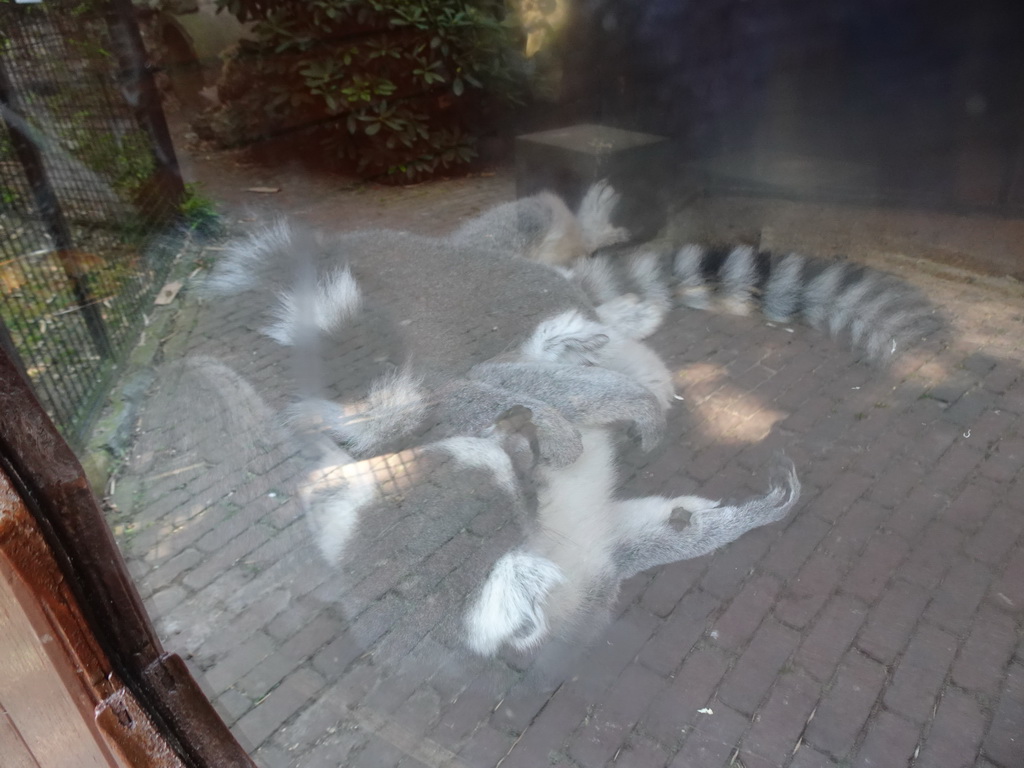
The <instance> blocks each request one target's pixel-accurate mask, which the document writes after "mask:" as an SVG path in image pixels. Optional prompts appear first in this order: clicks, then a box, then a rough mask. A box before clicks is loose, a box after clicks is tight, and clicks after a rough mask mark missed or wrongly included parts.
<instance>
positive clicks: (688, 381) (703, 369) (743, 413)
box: [674, 363, 789, 444]
mask: <svg viewBox="0 0 1024 768" xmlns="http://www.w3.org/2000/svg"><path fill="white" fill-rule="evenodd" d="M674 379H675V382H676V389H677V391H678V392H679V393H680V395H681V396H682V398H683V400H684V402H685V403H686V407H687V408H688V409H689V410H690V411H691V413H692V414H693V418H694V421H695V422H696V424H697V428H698V429H699V430H701V432H702V433H703V434H704V436H705V437H708V438H712V439H714V440H717V441H719V442H722V443H732V444H736V443H747V444H749V443H757V442H760V441H761V440H764V439H765V438H766V437H767V436H768V434H769V433H770V432H771V430H772V427H773V426H774V425H775V424H776V423H778V422H780V421H782V420H783V419H785V418H786V417H787V416H789V413H787V412H786V411H780V410H776V409H773V408H769V407H767V405H766V403H765V402H764V400H763V399H762V398H760V397H758V396H757V395H756V394H754V393H752V392H748V391H746V390H742V389H739V388H738V387H735V386H733V385H732V384H730V383H729V372H728V370H727V369H726V368H725V366H721V365H715V364H713V363H698V364H696V365H691V366H688V367H687V368H685V369H680V370H678V371H676V372H675V376H674Z"/></svg>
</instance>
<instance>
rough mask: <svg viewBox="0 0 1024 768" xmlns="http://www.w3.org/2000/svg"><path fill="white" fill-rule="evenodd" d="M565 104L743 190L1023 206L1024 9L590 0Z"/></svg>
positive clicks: (575, 32) (995, 2)
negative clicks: (662, 144) (667, 140)
mask: <svg viewBox="0 0 1024 768" xmlns="http://www.w3.org/2000/svg"><path fill="white" fill-rule="evenodd" d="M578 16H579V22H578V23H577V24H576V25H575V26H573V27H572V28H571V31H570V32H569V33H567V35H566V38H565V39H564V40H563V41H562V49H563V50H564V51H565V52H566V54H565V55H566V70H567V71H566V78H565V89H566V92H565V94H564V96H565V105H566V108H567V110H569V111H570V112H574V113H579V114H586V115H589V116H590V119H594V118H596V119H599V120H600V121H602V122H606V123H609V124H612V125H620V126H622V127H627V128H634V129H638V130H644V131H649V132H652V133H660V134H664V135H668V136H671V137H673V138H675V139H677V140H678V141H679V143H680V147H681V150H682V157H683V158H684V159H685V160H686V161H688V162H689V163H693V164H696V166H697V167H698V168H699V169H700V170H701V171H704V172H706V173H708V175H709V176H710V178H711V181H712V186H713V187H719V188H726V189H729V190H747V191H750V190H753V191H767V192H786V193H789V194H798V195H808V194H814V195H817V196H818V197H821V196H832V197H839V198H842V199H853V200H858V201H887V202H910V203H924V204H936V205H942V206H955V207H965V208H989V209H1016V210H1019V209H1020V208H1021V206H1024V164H1022V162H1024V161H1022V135H1024V134H1022V127H1024V112H1022V105H1021V102H1020V99H1019V98H1018V94H1019V91H1020V85H1021V83H1022V82H1024V45H1022V30H1024V6H1022V5H1021V4H1019V3H1013V2H1003V1H1002V0H983V2H979V3H956V2H951V1H949V0H940V2H925V1H924V0H892V1H890V2H882V0H865V2H848V1H844V0H826V1H825V2H808V1H806V0H795V1H791V2H780V1H779V0H769V1H768V2H738V1H737V0H701V1H700V2H694V1H692V0H691V1H685V0H684V1H683V2H677V0H654V1H653V2H646V3H633V2H629V1H628V0H604V1H602V0H587V1H585V2H581V3H580V5H579V7H578Z"/></svg>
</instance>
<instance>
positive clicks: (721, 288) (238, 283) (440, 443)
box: [208, 185, 920, 655]
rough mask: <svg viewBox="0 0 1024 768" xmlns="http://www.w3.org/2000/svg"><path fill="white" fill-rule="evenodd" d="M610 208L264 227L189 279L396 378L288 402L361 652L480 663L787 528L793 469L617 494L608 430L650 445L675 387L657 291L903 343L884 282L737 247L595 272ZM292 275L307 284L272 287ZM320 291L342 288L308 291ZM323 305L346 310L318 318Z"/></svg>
mask: <svg viewBox="0 0 1024 768" xmlns="http://www.w3.org/2000/svg"><path fill="white" fill-rule="evenodd" d="M616 199H617V198H616V196H615V193H614V190H612V189H611V188H610V187H608V186H607V185H600V186H599V187H597V188H595V189H594V190H591V192H590V193H589V194H588V196H586V197H585V198H584V203H583V204H582V205H581V210H580V215H579V216H578V217H577V216H573V214H572V213H571V212H570V211H569V210H568V208H567V207H566V206H565V205H564V203H562V202H561V201H560V200H558V199H557V198H555V197H554V196H552V195H550V194H546V193H545V194H541V195H537V196H534V197H531V198H526V199H524V200H520V201H516V202H514V203H509V204H506V205H502V206H498V207H496V208H494V209H492V210H490V211H488V212H486V213H484V214H483V215H481V216H480V217H477V218H476V219H474V220H472V221H470V222H467V223H466V224H464V225H463V226H462V227H460V228H459V229H458V230H456V231H455V232H454V233H452V234H451V235H450V236H448V237H443V238H427V237H421V236H416V235H411V234H408V233H403V232H392V231H366V232H355V233H349V234H341V235H318V234H316V233H311V232H308V231H305V230H304V229H303V228H300V227H297V226H289V225H284V224H278V225H274V226H272V227H270V228H268V229H266V230H264V231H263V232H262V233H258V234H257V235H255V236H253V237H251V238H249V239H248V240H245V241H243V242H241V243H239V244H238V245H236V246H235V247H234V248H233V249H232V250H231V251H229V255H228V257H227V259H226V260H225V261H224V262H222V263H221V264H219V265H218V267H217V269H216V270H215V272H214V274H213V275H212V276H211V278H210V280H209V281H208V287H209V288H211V289H212V290H213V291H219V292H220V293H222V294H235V293H239V292H246V291H248V292H252V293H255V294H257V295H258V296H261V297H262V303H263V305H264V306H266V307H267V309H268V312H269V313H270V314H271V316H273V311H274V310H273V307H274V305H275V301H277V298H276V297H277V296H279V295H281V294H284V295H286V296H289V297H291V298H290V299H289V300H290V302H291V304H290V306H291V307H292V309H293V310H295V311H292V310H289V311H288V312H286V313H283V314H284V317H282V316H281V315H282V312H281V311H280V310H279V311H278V317H277V320H278V322H282V323H285V325H290V326H295V327H301V328H306V329H312V331H313V332H315V333H314V334H313V335H315V336H316V338H315V339H309V341H310V346H309V349H308V350H306V352H305V354H307V355H312V356H313V357H315V358H316V359H317V360H318V361H319V363H318V365H320V366H322V368H323V369H325V370H326V369H328V368H329V367H330V364H331V362H332V360H333V358H334V352H333V350H334V349H335V348H336V347H337V348H342V349H344V348H345V347H344V345H345V344H346V343H347V342H346V338H347V337H348V335H349V334H350V333H357V332H359V333H363V334H364V336H365V338H363V337H361V338H360V346H359V352H360V354H363V355H364V356H365V357H366V358H368V359H374V360H377V359H380V360H387V361H389V362H390V363H391V364H393V365H395V366H398V367H399V369H400V370H401V371H402V373H401V374H389V375H388V376H386V377H385V378H384V379H379V378H378V379H377V382H376V383H375V384H370V385H368V386H366V385H364V386H362V387H359V386H345V381H346V380H345V379H343V378H342V379H338V380H337V381H335V380H332V379H331V378H330V377H328V379H327V380H325V381H323V382H315V383H314V385H315V386H314V387H313V388H311V390H310V391H307V392H305V393H304V394H303V399H302V400H301V401H300V403H299V404H298V405H296V406H295V407H294V409H293V417H294V418H293V422H292V423H293V426H294V427H295V429H296V431H297V432H298V433H300V434H301V435H302V436H304V439H305V440H306V441H307V442H308V444H309V445H311V446H312V447H313V453H314V454H316V455H317V456H318V459H317V460H316V461H315V462H314V464H313V466H312V469H311V471H310V474H309V477H308V478H307V480H306V482H305V483H304V484H303V488H302V494H301V495H302V497H303V499H304V502H305V505H306V508H307V513H308V519H309V522H310V525H311V527H312V530H313V534H314V537H316V538H317V539H318V541H320V543H321V546H322V549H323V550H324V554H325V556H326V557H327V558H328V559H329V560H332V561H334V562H337V567H339V568H341V569H343V571H344V573H345V574H346V578H347V579H351V580H352V583H353V584H354V585H355V584H358V585H362V584H374V585H378V587H379V590H378V591H377V592H375V593H374V594H365V593H360V590H359V589H353V590H352V591H349V592H346V593H345V595H344V596H342V598H341V599H342V601H343V603H344V605H345V608H346V611H348V612H349V613H350V614H351V615H353V616H358V615H360V614H361V612H363V611H366V610H371V609H379V610H381V611H382V612H383V613H384V614H387V615H392V618H393V624H392V626H393V629H390V630H389V629H386V628H384V629H379V631H378V632H377V634H376V635H373V636H371V637H367V638H365V639H366V640H367V641H368V642H376V641H378V640H381V639H382V638H381V634H380V633H381V632H384V633H386V637H387V638H391V640H388V641H387V642H392V643H393V644H394V647H396V648H397V647H399V646H401V645H402V643H403V642H405V641H402V640H401V638H402V637H406V638H409V637H413V638H420V637H422V636H423V634H424V633H427V632H429V633H431V635H436V637H437V638H438V640H439V642H443V643H445V644H450V643H452V642H455V643H458V644H461V645H462V646H463V647H465V648H467V649H469V650H471V651H473V652H475V653H478V654H482V655H490V654H493V653H497V652H499V651H500V650H501V649H502V648H507V647H511V648H515V649H519V650H525V649H528V648H531V647H533V646H535V645H537V644H539V643H542V642H544V641H545V640H546V639H547V638H550V637H572V636H576V634H577V633H579V632H580V631H582V630H584V629H585V628H587V627H592V626H594V625H595V624H596V623H599V622H600V621H601V620H603V618H606V617H607V615H608V613H609V609H610V606H611V604H612V601H614V599H615V595H616V594H617V592H618V589H619V585H620V583H621V582H622V580H623V579H625V578H627V577H629V576H631V575H633V574H635V573H637V572H639V571H641V570H644V569H647V568H650V567H654V566H657V565H661V564H664V563H668V562H672V561H675V560H679V559H686V558H691V557H699V556H701V555H704V554H707V553H709V552H712V551H714V550H715V549H716V548H718V547H721V546H723V545H724V544H727V543H728V542H730V541H733V540H735V539H736V538H738V537H739V536H742V535H743V534H744V533H745V532H746V531H748V530H750V529H752V528H755V527H758V526H761V525H767V524H770V523H772V522H775V521H778V520H780V519H782V518H783V517H784V516H785V515H786V514H788V513H789V511H790V510H791V509H792V508H793V506H794V505H795V504H796V502H797V499H798V498H799V493H800V484H799V481H798V480H797V477H796V472H795V470H794V469H793V467H792V465H789V464H787V466H786V467H785V469H784V471H783V472H782V475H781V477H780V479H778V480H777V481H776V482H775V483H774V484H773V485H772V486H771V488H770V489H769V490H768V492H767V493H765V494H764V495H761V496H758V497H755V498H753V499H750V500H748V501H746V502H743V503H739V504H735V505H722V504H719V503H718V502H717V501H713V500H709V499H701V498H699V497H691V496H687V497H677V498H671V497H647V498H640V499H619V498H617V497H616V494H615V491H616V485H617V477H616V474H617V473H616V464H617V458H616V445H617V442H618V440H619V438H620V435H621V434H622V432H623V430H624V429H625V428H629V429H633V430H635V431H636V433H637V434H638V436H639V438H640V441H641V444H642V446H643V447H644V448H645V449H649V448H651V447H652V446H654V445H655V444H656V443H657V442H658V440H659V439H660V438H661V436H662V434H663V432H664V427H665V411H666V410H667V408H668V406H669V405H670V403H671V394H672V375H671V373H670V372H669V371H668V369H667V368H666V367H665V365H664V363H663V362H662V361H661V359H660V358H659V357H658V355H657V354H656V353H655V352H654V351H653V350H652V349H650V348H649V347H647V346H646V345H644V344H643V343H641V341H640V339H643V338H645V337H646V336H648V335H649V334H650V333H652V332H653V331H654V330H655V329H656V328H657V327H658V326H659V325H660V323H661V322H662V321H663V318H664V316H665V314H666V313H667V311H668V310H669V308H670V304H671V296H672V293H673V290H674V291H675V294H676V295H677V296H679V297H680V298H681V299H682V301H683V302H685V303H689V304H692V305H697V306H702V307H704V306H708V305H710V304H711V303H712V300H713V299H719V300H721V301H723V302H724V303H726V304H728V305H731V306H732V308H733V309H734V310H736V309H744V308H746V307H748V306H750V305H751V304H753V302H754V301H755V300H756V299H760V301H761V303H762V305H763V307H764V308H765V310H766V311H767V312H768V313H769V314H771V315H772V316H773V317H776V318H780V319H781V318H787V319H788V318H790V317H795V316H801V317H802V318H803V319H805V320H806V321H807V322H809V323H811V324H813V325H816V326H818V327H822V328H827V329H829V330H830V331H831V332H833V333H839V332H847V331H848V332H849V333H850V335H851V338H852V340H853V341H854V343H856V344H860V345H862V346H863V347H865V348H866V349H867V350H868V352H869V353H871V354H877V353H879V352H881V351H882V347H883V346H884V345H883V339H887V338H889V337H890V335H892V334H896V333H903V332H904V331H906V330H907V329H912V328H916V327H917V326H916V321H917V319H918V316H919V315H918V312H919V310H920V307H919V305H911V308H910V309H907V308H906V307H907V305H905V304H904V303H902V299H903V298H904V297H905V296H907V295H908V293H907V291H906V290H905V288H904V286H903V285H902V283H899V282H898V281H896V280H894V279H892V278H889V277H887V276H881V275H878V274H877V273H871V272H869V271H858V270H851V269H850V268H848V267H847V266H845V265H839V266H831V267H825V268H822V267H820V266H817V265H814V266H813V268H812V267H811V266H810V264H809V262H808V261H806V260H804V259H802V258H800V257H788V258H787V259H783V260H781V261H779V262H775V263H773V265H772V266H773V269H772V270H771V271H770V273H769V274H768V276H767V279H765V280H764V285H763V289H762V288H760V287H759V286H758V281H759V280H760V279H762V276H761V275H759V269H758V262H757V259H758V258H759V257H756V256H755V254H754V252H753V250H752V249H745V248H741V249H736V250H735V251H733V253H732V255H731V256H729V257H728V258H727V259H725V261H724V262H723V265H722V267H721V268H720V269H719V270H718V272H717V274H714V275H705V272H704V269H705V267H704V264H703V259H704V252H703V250H702V249H701V248H699V247H697V246H691V247H686V248H683V249H681V250H680V251H679V252H678V253H677V254H674V255H673V257H672V258H671V259H669V260H668V261H669V262H670V263H668V264H663V262H664V261H666V259H665V257H663V256H661V255H659V254H658V253H656V252H650V253H646V252H639V253H636V254H634V255H633V256H632V257H628V258H624V259H622V260H617V259H613V258H611V257H610V256H606V255H597V256H595V255H594V254H593V251H595V250H597V249H598V248H602V247H607V246H608V245H612V244H615V243H616V242H620V241H621V240H622V239H623V238H624V237H625V233H623V232H621V231H620V230H617V229H616V228H615V227H613V226H612V225H611V219H610V214H611V208H612V206H613V204H614V201H615V200H616ZM296 260H298V261H299V262H300V264H304V265H305V267H304V269H305V272H303V271H301V270H300V276H299V279H298V280H297V281H296V280H294V279H292V280H289V278H288V265H289V264H293V263H294V262H295V261H296ZM761 263H762V264H763V263H764V262H763V259H762V260H761ZM332 275H333V276H335V277H334V278H331V276H332ZM338 275H351V279H352V280H353V281H354V284H358V294H355V293H353V292H352V291H347V290H339V291H336V292H333V293H332V291H329V290H323V289H322V286H324V285H325V284H330V285H334V284H336V283H339V279H338V278H337V276H338ZM453 276H458V279H453ZM332 280H333V282H331V281H332ZM342 282H344V281H342ZM346 285H347V283H346ZM467 288H468V289H467ZM326 295H336V296H338V297H340V298H337V299H336V303H345V302H346V301H347V302H348V304H346V306H345V307H341V308H336V309H343V310H344V311H339V312H334V313H331V312H327V311H324V310H323V308H321V309H316V307H317V306H318V305H317V302H316V299H317V298H318V297H322V296H326ZM353 295H358V297H359V300H358V302H356V301H354V300H352V301H350V300H349V299H347V298H345V297H351V296H353ZM327 303H330V302H329V301H328V302H327ZM349 305H351V306H349ZM357 305H358V306H357ZM309 307H313V308H314V310H315V311H313V312H312V313H311V314H312V315H313V317H312V319H309V318H307V319H305V320H303V319H302V318H301V317H300V316H299V315H300V312H299V311H300V310H302V309H303V308H309ZM357 308H358V310H359V312H358V314H357V313H356V309H357ZM323 318H329V321H327V320H324V319H323ZM286 321H287V322H286ZM283 336H284V338H285V341H290V340H291V339H293V338H295V337H296V336H295V335H294V334H292V335H288V334H283ZM297 337H298V338H300V339H301V340H305V339H306V334H305V333H304V332H303V333H300V334H298V335H297ZM378 344H379V347H380V348H379V349H378V348H377V347H376V346H375V345H378ZM366 346H368V348H364V347H366ZM890 347H891V345H890ZM324 391H331V392H332V394H333V395H334V396H335V397H336V398H337V399H334V398H333V397H332V398H326V397H324V395H323V392H324ZM349 451H351V453H349ZM352 454H355V456H353V455H352ZM358 458H362V461H357V459H358ZM485 520H486V523H485V522H482V521H485ZM477 531H486V533H484V534H479V533H477ZM452 562H456V563H458V565H457V566H452V565H451V564H450V563H452ZM382 569H383V570H382ZM371 577H372V578H371ZM396 601H397V603H396ZM406 602H407V603H408V604H407V605H406ZM369 626H378V624H376V623H373V622H371V623H369ZM410 642H411V641H410ZM407 645H408V644H407V643H406V646H407Z"/></svg>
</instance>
